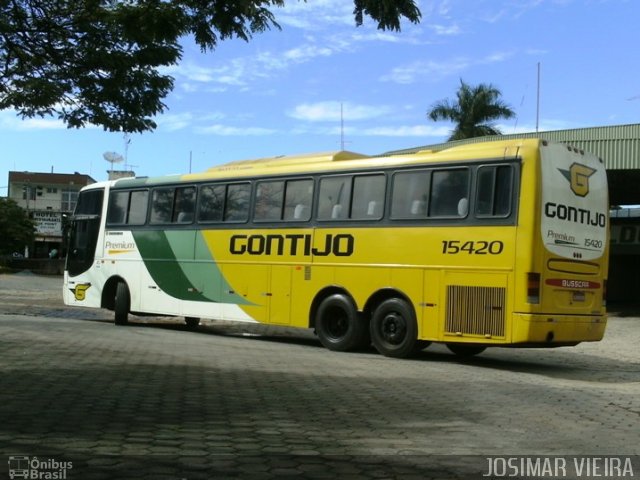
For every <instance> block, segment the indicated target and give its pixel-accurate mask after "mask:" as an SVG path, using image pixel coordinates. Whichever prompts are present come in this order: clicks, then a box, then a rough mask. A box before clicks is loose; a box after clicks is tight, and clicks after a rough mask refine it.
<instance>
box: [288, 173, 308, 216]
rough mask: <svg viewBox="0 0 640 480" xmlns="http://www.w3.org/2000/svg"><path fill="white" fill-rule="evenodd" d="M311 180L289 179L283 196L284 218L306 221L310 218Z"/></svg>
mask: <svg viewBox="0 0 640 480" xmlns="http://www.w3.org/2000/svg"><path fill="white" fill-rule="evenodd" d="M312 199H313V180H311V179H304V180H289V181H288V182H287V187H286V193H285V198H284V219H285V220H286V221H296V222H306V221H308V220H310V219H311V202H312Z"/></svg>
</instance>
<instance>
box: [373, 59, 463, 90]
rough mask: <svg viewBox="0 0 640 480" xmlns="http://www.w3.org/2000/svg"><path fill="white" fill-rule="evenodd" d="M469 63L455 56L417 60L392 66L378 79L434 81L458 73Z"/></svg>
mask: <svg viewBox="0 0 640 480" xmlns="http://www.w3.org/2000/svg"><path fill="white" fill-rule="evenodd" d="M471 64H472V62H471V61H470V60H469V59H467V58H457V59H453V60H449V61H442V62H437V61H434V60H429V61H421V60H418V61H415V62H412V63H409V64H408V65H402V66H399V67H395V68H393V69H392V70H391V72H390V73H388V74H386V75H383V76H382V77H380V80H382V81H384V82H394V83H400V84H403V85H407V84H410V83H415V82H417V81H419V80H423V79H426V80H434V81H436V80H440V79H442V78H444V77H447V76H451V75H458V74H459V73H460V72H462V71H463V70H465V69H467V68H468V67H469V66H470V65H471Z"/></svg>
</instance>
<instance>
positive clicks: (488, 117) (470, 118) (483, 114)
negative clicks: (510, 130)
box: [427, 79, 516, 141]
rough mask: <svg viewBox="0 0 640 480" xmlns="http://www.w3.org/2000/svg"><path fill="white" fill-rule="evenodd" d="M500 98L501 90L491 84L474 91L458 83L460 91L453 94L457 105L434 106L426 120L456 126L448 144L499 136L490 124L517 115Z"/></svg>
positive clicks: (473, 88)
mask: <svg viewBox="0 0 640 480" xmlns="http://www.w3.org/2000/svg"><path fill="white" fill-rule="evenodd" d="M501 95H502V93H501V92H500V90H498V89H497V88H496V87H494V86H493V85H491V84H490V83H489V84H486V83H481V84H479V85H476V86H475V87H474V86H471V85H469V84H467V83H464V82H463V81H462V79H460V88H459V89H458V92H457V93H456V96H457V97H458V98H457V101H455V102H452V101H450V100H441V101H439V102H436V103H434V104H433V106H432V107H431V110H429V112H427V116H428V117H429V118H430V119H431V120H433V121H437V120H451V121H452V122H454V123H455V124H456V125H455V128H454V129H453V132H452V134H451V136H450V137H449V141H451V140H462V139H463V138H472V137H482V136H484V135H500V134H501V132H500V130H498V129H497V128H496V127H494V126H493V125H492V123H491V122H492V121H494V120H498V119H499V118H512V117H514V116H515V115H516V114H515V112H514V111H513V110H512V109H511V107H510V106H509V105H507V104H506V103H504V102H503V101H502V100H500V96H501Z"/></svg>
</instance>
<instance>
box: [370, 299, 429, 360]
mask: <svg viewBox="0 0 640 480" xmlns="http://www.w3.org/2000/svg"><path fill="white" fill-rule="evenodd" d="M370 330H371V342H372V343H373V346H374V347H376V350H378V352H380V353H381V354H382V355H385V356H387V357H396V358H406V357H409V356H411V355H413V354H415V353H417V351H418V350H420V349H421V348H424V347H425V344H424V343H422V342H419V341H418V324H417V322H416V316H415V314H414V313H413V308H411V305H410V304H409V303H408V302H406V301H405V300H403V299H401V298H389V299H387V300H385V301H383V302H382V303H380V305H378V306H377V307H376V309H375V310H374V311H373V315H372V317H371V325H370Z"/></svg>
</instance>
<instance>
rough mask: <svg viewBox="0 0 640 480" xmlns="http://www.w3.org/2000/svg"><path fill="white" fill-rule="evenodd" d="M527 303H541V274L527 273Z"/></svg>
mask: <svg viewBox="0 0 640 480" xmlns="http://www.w3.org/2000/svg"><path fill="white" fill-rule="evenodd" d="M527 303H540V274H539V273H534V272H528V273H527Z"/></svg>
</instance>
